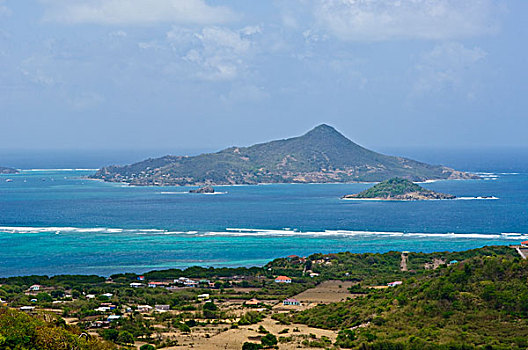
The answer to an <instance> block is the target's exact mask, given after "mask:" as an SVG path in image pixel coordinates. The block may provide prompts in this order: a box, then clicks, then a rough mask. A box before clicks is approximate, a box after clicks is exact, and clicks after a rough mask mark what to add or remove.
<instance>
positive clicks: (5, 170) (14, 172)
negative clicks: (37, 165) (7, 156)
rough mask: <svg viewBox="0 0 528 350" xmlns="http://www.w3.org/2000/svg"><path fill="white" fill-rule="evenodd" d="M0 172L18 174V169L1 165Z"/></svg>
mask: <svg viewBox="0 0 528 350" xmlns="http://www.w3.org/2000/svg"><path fill="white" fill-rule="evenodd" d="M0 174H18V170H16V169H13V168H6V167H1V166H0Z"/></svg>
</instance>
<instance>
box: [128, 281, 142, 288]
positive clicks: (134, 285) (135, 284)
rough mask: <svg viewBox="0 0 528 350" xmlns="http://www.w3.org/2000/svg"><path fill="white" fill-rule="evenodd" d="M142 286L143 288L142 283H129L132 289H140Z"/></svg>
mask: <svg viewBox="0 0 528 350" xmlns="http://www.w3.org/2000/svg"><path fill="white" fill-rule="evenodd" d="M143 286H144V284H143V283H137V282H132V283H130V287H132V288H140V287H143Z"/></svg>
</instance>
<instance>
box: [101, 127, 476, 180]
mask: <svg viewBox="0 0 528 350" xmlns="http://www.w3.org/2000/svg"><path fill="white" fill-rule="evenodd" d="M395 176H398V177H401V178H406V179H409V180H412V181H423V180H430V179H466V178H476V176H475V175H472V174H468V173H464V172H460V171H456V170H454V169H451V168H447V167H444V166H437V165H429V164H425V163H421V162H417V161H414V160H411V159H407V158H401V157H393V156H386V155H383V154H380V153H376V152H374V151H370V150H368V149H366V148H363V147H361V146H359V145H357V144H356V143H354V142H352V141H351V140H349V139H348V138H346V137H345V136H343V135H342V134H341V133H339V132H338V131H337V130H336V129H334V128H333V127H331V126H329V125H326V124H322V125H319V126H317V127H316V128H314V129H312V130H311V131H309V132H308V133H306V134H304V135H302V136H299V137H294V138H289V139H286V140H277V141H271V142H267V143H261V144H256V145H253V146H250V147H231V148H227V149H225V150H222V151H220V152H216V153H207V154H201V155H198V156H194V157H187V156H165V157H161V158H155V159H147V160H145V161H142V162H139V163H135V164H131V165H126V166H108V167H104V168H102V169H100V170H99V171H97V173H96V174H95V175H93V176H92V178H94V179H101V180H104V181H109V182H125V183H129V184H132V185H143V186H145V185H156V186H164V185H232V184H259V183H317V182H318V183H329V182H341V183H344V182H358V181H367V182H376V181H383V180H386V179H389V178H392V177H395Z"/></svg>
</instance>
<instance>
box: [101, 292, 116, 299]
mask: <svg viewBox="0 0 528 350" xmlns="http://www.w3.org/2000/svg"><path fill="white" fill-rule="evenodd" d="M103 296H104V297H107V298H111V297H113V296H114V295H113V294H112V293H104V294H103Z"/></svg>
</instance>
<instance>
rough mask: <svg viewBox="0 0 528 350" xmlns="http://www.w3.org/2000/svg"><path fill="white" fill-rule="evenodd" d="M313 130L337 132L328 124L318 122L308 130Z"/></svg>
mask: <svg viewBox="0 0 528 350" xmlns="http://www.w3.org/2000/svg"><path fill="white" fill-rule="evenodd" d="M313 131H317V132H329V131H330V132H336V133H339V132H338V131H337V130H336V129H335V128H334V127H332V126H330V125H328V124H319V125H317V126H316V127H315V128H313V129H312V130H310V131H309V132H313Z"/></svg>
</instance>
